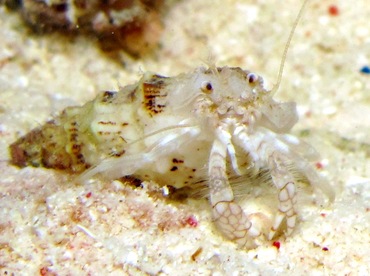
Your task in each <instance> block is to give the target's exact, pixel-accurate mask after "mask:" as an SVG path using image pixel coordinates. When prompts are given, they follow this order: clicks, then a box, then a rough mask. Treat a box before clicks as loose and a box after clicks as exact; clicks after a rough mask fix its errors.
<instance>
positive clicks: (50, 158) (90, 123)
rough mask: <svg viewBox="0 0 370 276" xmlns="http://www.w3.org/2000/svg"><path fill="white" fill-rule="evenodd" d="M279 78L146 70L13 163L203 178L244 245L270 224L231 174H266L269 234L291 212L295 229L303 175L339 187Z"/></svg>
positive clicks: (73, 111)
mask: <svg viewBox="0 0 370 276" xmlns="http://www.w3.org/2000/svg"><path fill="white" fill-rule="evenodd" d="M302 9H303V7H302ZM299 16H300V15H299ZM299 16H298V17H299ZM296 23H297V21H296ZM296 23H295V26H296ZM293 31H294V28H293V30H292V32H291V35H290V38H289V41H290V39H291V36H292V34H293ZM286 51H287V47H286V50H285V54H284V56H285V55H286ZM282 65H283V63H282ZM282 67H283V66H281V68H280V74H279V76H280V77H279V81H278V83H279V82H280V78H281V73H282ZM277 87H278V85H276V86H275V87H274V89H272V90H271V91H270V90H267V89H266V88H265V87H264V85H263V79H262V77H260V76H258V75H257V74H255V73H252V72H250V71H248V70H244V69H241V68H239V67H216V66H209V68H204V67H201V68H198V69H196V70H194V71H193V72H191V73H186V74H181V75H178V76H175V77H163V76H161V75H158V74H153V73H145V74H144V75H143V76H142V78H141V79H140V81H139V82H138V83H136V84H133V85H128V86H125V87H123V88H122V89H120V90H119V91H118V92H112V91H105V92H103V93H101V94H99V95H98V96H97V97H96V98H95V99H94V100H92V101H90V102H88V103H86V104H85V105H83V106H81V107H68V108H66V109H65V110H64V111H63V112H62V113H61V115H60V116H59V117H56V118H55V119H53V120H51V121H49V122H47V123H46V124H44V125H43V126H41V127H39V128H36V129H34V130H32V131H31V132H30V133H28V134H27V135H25V136H24V137H21V138H20V139H19V140H18V141H16V142H15V143H13V144H12V145H11V146H10V152H11V158H12V162H13V164H15V165H17V166H20V167H23V166H28V165H31V166H43V167H47V168H55V169H61V170H66V171H68V172H71V173H76V174H78V175H79V176H78V180H79V181H81V182H85V181H87V180H89V179H90V178H92V177H94V176H95V175H97V174H102V175H105V176H106V177H108V178H110V179H116V178H120V177H124V176H134V177H136V178H139V179H141V180H153V181H156V182H157V183H160V184H161V185H171V186H173V187H176V188H181V187H192V185H197V184H195V183H199V182H203V183H205V184H206V185H207V187H208V188H207V191H208V193H209V194H208V198H209V201H210V204H211V206H212V213H213V218H214V221H215V223H216V225H217V227H218V229H219V230H220V232H222V233H223V234H224V235H225V236H226V237H227V238H229V239H231V240H234V241H236V242H237V243H238V244H239V245H245V244H246V243H247V242H248V241H249V240H250V239H251V238H255V237H257V236H259V235H260V233H261V230H260V229H258V228H257V227H255V226H254V225H253V224H252V222H251V221H250V220H249V218H248V213H247V212H246V211H245V210H243V209H242V207H241V206H240V205H239V204H238V203H237V202H236V201H235V196H234V192H233V189H232V186H231V185H230V179H233V178H238V177H241V176H243V175H244V176H245V175H247V176H250V177H251V178H255V177H256V175H259V174H263V175H267V178H268V179H269V180H268V181H271V182H272V183H273V185H274V186H275V187H276V189H277V196H278V202H279V203H278V204H279V206H278V211H277V215H276V217H275V220H274V222H273V223H272V227H271V230H270V233H269V238H270V239H272V238H273V237H274V235H275V233H276V231H277V230H278V228H279V227H280V225H281V224H282V222H283V220H284V219H285V221H286V227H287V234H290V233H292V231H293V229H294V227H295V225H296V220H297V219H296V218H297V212H296V208H295V204H296V191H297V188H296V182H297V180H296V175H299V176H300V178H301V179H304V180H306V181H307V182H309V183H311V184H312V185H313V186H314V187H317V188H320V189H323V190H324V191H325V192H326V193H327V194H329V195H330V189H329V186H327V184H326V183H325V180H323V179H322V178H321V177H320V176H319V174H318V173H317V172H316V170H315V168H314V166H313V165H312V164H311V163H310V162H311V161H312V160H313V159H314V158H316V157H317V156H316V154H315V151H314V150H313V149H312V148H311V147H310V146H309V145H307V144H305V143H304V142H302V141H301V140H300V139H299V138H297V137H295V136H293V135H290V134H288V132H289V131H290V129H291V128H292V127H293V126H294V125H295V124H296V122H297V120H298V116H297V110H296V104H295V103H293V102H283V103H281V102H277V101H276V100H274V98H273V95H274V92H275V91H276V90H277Z"/></svg>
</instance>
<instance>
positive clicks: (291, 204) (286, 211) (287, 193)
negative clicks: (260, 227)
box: [268, 152, 297, 240]
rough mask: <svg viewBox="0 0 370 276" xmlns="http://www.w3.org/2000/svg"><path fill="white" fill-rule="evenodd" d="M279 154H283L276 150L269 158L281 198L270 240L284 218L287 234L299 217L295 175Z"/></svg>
mask: <svg viewBox="0 0 370 276" xmlns="http://www.w3.org/2000/svg"><path fill="white" fill-rule="evenodd" d="M279 155H281V154H280V153H279V152H274V153H273V154H272V155H270V156H269V158H268V166H269V169H270V173H271V177H272V181H273V183H274V184H275V186H276V188H277V189H278V198H279V212H278V214H277V215H276V217H275V220H274V223H273V224H272V227H271V230H270V233H269V239H270V240H271V239H272V238H273V237H274V236H275V233H276V231H277V230H278V228H279V226H280V224H281V222H282V221H283V219H284V218H286V225H287V235H290V234H291V233H292V232H293V230H294V227H295V224H296V219H297V214H296V211H295V203H296V185H295V181H294V177H293V175H292V174H291V173H290V172H289V169H288V166H286V164H284V162H283V160H282V159H281V156H279Z"/></svg>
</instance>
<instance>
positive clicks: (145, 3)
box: [0, 0, 164, 56]
mask: <svg viewBox="0 0 370 276" xmlns="http://www.w3.org/2000/svg"><path fill="white" fill-rule="evenodd" d="M0 3H3V4H5V5H6V6H7V7H8V8H11V9H17V10H19V11H20V13H21V15H22V17H23V18H24V20H25V21H26V23H27V24H28V25H29V26H30V27H31V28H32V30H34V31H35V32H39V33H45V32H52V31H59V32H61V33H65V34H81V33H83V34H93V35H94V36H95V37H96V38H97V40H98V41H99V43H100V45H101V48H102V49H103V50H104V51H107V52H112V51H115V50H119V49H124V50H126V51H127V52H128V53H130V54H131V55H134V56H140V55H143V54H145V53H147V52H149V51H150V50H152V49H153V48H155V47H156V46H157V45H158V42H159V37H160V33H161V31H162V24H161V19H160V15H161V14H162V12H163V7H164V5H163V4H164V0H150V1H149V0H3V1H0Z"/></svg>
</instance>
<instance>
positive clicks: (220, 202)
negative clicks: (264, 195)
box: [208, 140, 260, 246]
mask: <svg viewBox="0 0 370 276" xmlns="http://www.w3.org/2000/svg"><path fill="white" fill-rule="evenodd" d="M226 154H227V146H226V145H225V144H223V143H222V142H221V141H219V140H215V141H214V143H213V146H212V150H211V155H210V160H209V171H208V173H209V189H210V201H211V204H212V206H213V211H212V212H213V217H214V219H215V223H216V225H217V226H218V228H219V230H220V231H221V232H222V233H223V234H224V235H225V236H226V237H227V238H229V239H230V240H233V241H236V242H237V243H238V245H241V246H243V245H245V244H246V243H247V241H248V236H250V237H257V236H259V235H260V232H259V231H258V230H257V229H255V228H254V227H253V226H252V223H251V222H250V221H249V219H248V217H247V215H246V214H245V213H244V212H243V210H242V208H241V207H240V206H239V205H238V204H237V203H235V202H234V195H233V191H232V189H231V187H230V184H229V181H228V179H227V175H226V157H227V156H226Z"/></svg>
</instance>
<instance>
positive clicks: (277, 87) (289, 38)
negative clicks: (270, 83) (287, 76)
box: [271, 0, 309, 95]
mask: <svg viewBox="0 0 370 276" xmlns="http://www.w3.org/2000/svg"><path fill="white" fill-rule="evenodd" d="M308 1H309V0H304V2H303V4H302V6H301V9H300V10H299V12H298V15H297V18H296V19H295V21H294V23H293V27H292V30H291V31H290V34H289V37H288V41H287V43H286V45H285V49H284V52H283V57H282V59H281V62H280V68H279V74H278V77H277V82H276V84H275V85H274V87H273V88H272V90H271V95H274V94H275V92H276V91H278V89H279V87H280V83H281V78H282V76H283V71H284V66H285V60H286V56H287V53H288V50H289V46H290V42H291V41H292V38H293V35H294V33H295V29H296V28H297V25H298V23H299V20H300V19H301V17H302V14H303V11H304V8H305V6H306V4H307V2H308Z"/></svg>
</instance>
